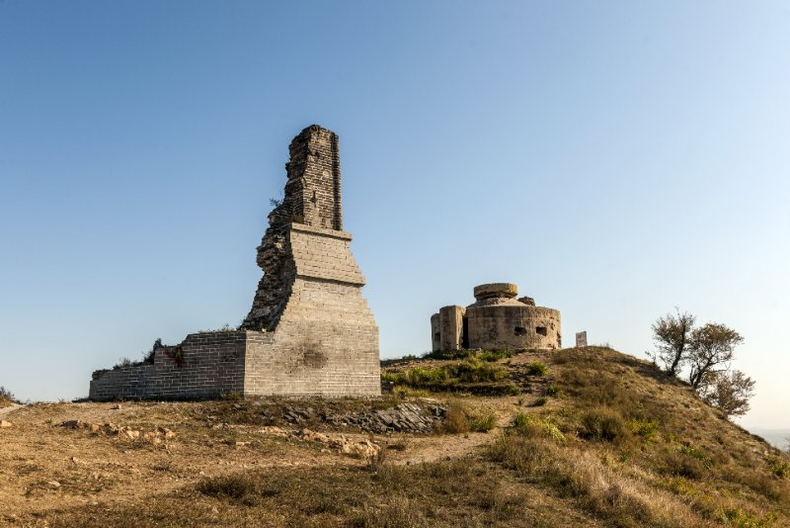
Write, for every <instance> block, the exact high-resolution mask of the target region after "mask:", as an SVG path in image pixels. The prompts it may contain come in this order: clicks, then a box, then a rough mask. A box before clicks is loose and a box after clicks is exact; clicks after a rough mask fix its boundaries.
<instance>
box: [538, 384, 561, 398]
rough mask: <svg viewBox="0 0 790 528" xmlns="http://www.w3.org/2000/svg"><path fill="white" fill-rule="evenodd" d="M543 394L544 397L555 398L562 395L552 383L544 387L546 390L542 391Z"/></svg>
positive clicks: (559, 389)
mask: <svg viewBox="0 0 790 528" xmlns="http://www.w3.org/2000/svg"><path fill="white" fill-rule="evenodd" d="M543 394H545V395H546V396H553V397H557V396H560V395H562V389H561V388H560V387H559V385H555V384H554V383H549V384H548V385H546V388H545V389H543Z"/></svg>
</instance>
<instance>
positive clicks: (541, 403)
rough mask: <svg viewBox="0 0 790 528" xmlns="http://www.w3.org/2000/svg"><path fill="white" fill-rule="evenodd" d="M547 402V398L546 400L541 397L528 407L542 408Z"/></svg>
mask: <svg viewBox="0 0 790 528" xmlns="http://www.w3.org/2000/svg"><path fill="white" fill-rule="evenodd" d="M548 401H549V399H548V398H546V397H545V396H541V397H540V398H538V399H537V400H535V401H534V402H532V404H531V405H530V407H543V406H544V405H546V403H547V402H548Z"/></svg>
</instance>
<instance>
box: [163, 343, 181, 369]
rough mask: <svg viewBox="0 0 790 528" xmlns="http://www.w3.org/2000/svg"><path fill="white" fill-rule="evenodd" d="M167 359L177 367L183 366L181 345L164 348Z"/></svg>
mask: <svg viewBox="0 0 790 528" xmlns="http://www.w3.org/2000/svg"><path fill="white" fill-rule="evenodd" d="M164 348H165V353H166V354H167V357H169V358H171V359H172V360H173V361H175V362H176V365H178V366H179V367H183V366H184V348H183V347H182V346H181V345H176V346H171V347H164Z"/></svg>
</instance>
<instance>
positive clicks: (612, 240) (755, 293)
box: [0, 0, 790, 427]
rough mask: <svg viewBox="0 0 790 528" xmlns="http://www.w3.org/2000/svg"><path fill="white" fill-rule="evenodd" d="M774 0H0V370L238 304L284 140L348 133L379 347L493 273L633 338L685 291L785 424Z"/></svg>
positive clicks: (96, 347)
mask: <svg viewBox="0 0 790 528" xmlns="http://www.w3.org/2000/svg"><path fill="white" fill-rule="evenodd" d="M788 35H790V4H788V3H787V2H785V1H783V0H782V1H774V2H769V1H765V2H749V3H745V2H733V1H731V2H727V1H720V0H716V1H695V2H687V1H664V0H662V1H654V2H632V1H630V0H628V1H619V2H615V1H606V2H592V1H578V2H548V1H546V2H527V1H522V0H519V1H510V2H508V1H493V2H478V1H467V2H461V1H456V0H453V1H449V0H448V1H444V2H438V1H423V0H420V1H406V2H365V1H361V0H360V1H356V2H324V1H315V2H304V1H302V2H258V1H255V2H253V1H222V2H220V1H218V0H217V1H196V0H188V1H186V0H184V1H175V0H170V1H167V2H159V1H144V0H94V1H78V0H70V1H68V2H65V1H55V0H50V1H45V0H5V1H1V2H0V145H2V147H0V182H1V183H2V185H0V243H1V244H2V246H1V247H2V254H1V257H2V258H0V299H1V300H0V336H2V337H1V339H0V385H5V386H6V387H7V388H9V389H11V390H13V391H14V392H15V393H16V394H17V396H19V397H21V398H31V399H35V400H38V399H57V398H73V397H78V396H84V395H86V394H87V390H88V381H89V379H90V373H91V371H92V370H94V369H97V368H102V367H108V366H111V365H112V364H114V363H115V362H116V361H117V360H118V358H120V357H122V356H129V357H131V358H138V357H140V355H141V353H142V352H143V351H144V350H146V349H147V348H150V346H151V344H152V342H153V341H154V339H155V338H157V337H162V338H163V339H164V341H165V342H170V343H177V342H179V341H180V340H181V339H183V338H184V336H185V335H186V334H187V333H189V332H192V331H195V330H199V329H206V328H216V327H219V326H221V325H223V324H225V323H229V324H231V325H236V324H238V323H239V322H240V321H241V319H242V318H243V317H244V316H245V315H246V313H247V311H248V309H249V306H250V303H251V302H252V297H253V293H254V290H255V286H256V284H257V281H258V279H259V278H260V273H261V272H260V269H259V268H258V267H257V266H256V264H255V247H256V246H257V244H258V243H259V241H260V238H261V235H262V234H263V231H264V229H265V227H266V215H267V213H268V211H269V198H271V197H278V196H280V195H281V193H282V187H283V184H284V181H285V171H284V168H283V164H284V163H285V162H286V161H287V145H288V142H289V140H290V139H291V137H292V136H293V135H295V134H296V133H298V132H299V131H300V130H301V129H302V128H303V127H305V126H307V125H309V124H311V123H319V124H321V125H323V126H326V127H328V128H331V129H333V130H335V131H336V132H337V133H338V134H339V135H340V139H341V143H340V144H341V164H342V170H343V184H344V188H343V198H344V213H345V217H344V221H345V227H346V228H347V230H348V231H350V232H352V233H353V234H354V236H355V238H354V242H353V244H352V248H353V251H354V254H355V255H356V258H357V260H358V262H359V264H360V266H361V268H362V270H363V272H364V273H365V275H366V276H367V278H368V286H367V287H366V289H365V292H366V296H367V298H368V299H369V302H370V305H371V307H372V309H373V311H374V313H375V315H376V318H377V320H378V323H379V326H380V328H381V352H382V356H383V357H393V356H399V355H402V354H406V353H416V352H421V351H424V350H427V349H428V348H429V347H430V327H429V317H430V315H431V314H432V313H433V312H434V311H435V310H436V309H437V308H438V307H439V306H442V305H445V304H451V303H458V304H468V303H471V302H472V301H473V297H472V287H473V286H474V285H476V284H480V283H484V282H500V281H507V282H515V283H517V284H518V285H519V288H520V292H521V293H522V294H526V295H531V296H533V297H535V298H536V300H537V301H538V304H544V305H547V306H552V307H556V308H559V309H560V310H562V318H563V321H562V322H563V330H564V332H563V334H564V339H565V342H566V343H572V340H573V334H574V332H576V331H579V330H587V331H588V332H589V335H590V340H591V341H592V342H594V343H601V342H609V343H611V345H612V346H613V347H615V348H617V349H619V350H622V351H625V352H628V353H632V354H634V355H637V356H641V357H644V351H645V350H646V349H648V348H649V347H650V346H651V334H650V324H651V322H652V321H654V320H655V319H656V318H657V317H658V316H660V315H662V314H665V313H667V312H669V311H671V310H672V309H673V307H674V306H679V307H680V308H681V309H684V310H689V311H691V312H693V313H695V314H697V315H698V317H699V320H700V322H707V321H717V322H722V323H725V324H727V325H729V326H731V327H733V328H735V329H736V330H738V331H739V332H740V333H741V334H742V335H743V336H744V337H745V338H746V342H745V344H744V345H743V346H742V347H740V348H739V350H738V356H739V359H738V361H737V363H736V366H737V367H738V368H740V369H741V370H744V371H745V372H747V374H749V375H751V376H752V377H753V378H755V379H756V380H757V393H758V395H757V397H756V398H755V400H754V404H753V411H752V412H751V413H750V414H749V415H748V416H747V417H746V418H745V419H744V420H743V423H744V424H746V425H749V426H774V427H790V415H789V414H788V411H787V408H786V403H787V402H788V401H789V400H790V384H788V382H787V379H788V378H787V377H788V373H790V350H788V338H790V332H788V327H789V325H788V322H789V321H790V183H789V182H790V95H789V94H790V38H788Z"/></svg>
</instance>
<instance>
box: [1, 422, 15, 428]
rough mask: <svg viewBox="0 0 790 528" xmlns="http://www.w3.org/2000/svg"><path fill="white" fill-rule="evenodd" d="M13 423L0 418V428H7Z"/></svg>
mask: <svg viewBox="0 0 790 528" xmlns="http://www.w3.org/2000/svg"><path fill="white" fill-rule="evenodd" d="M13 426H14V424H12V423H11V422H8V421H6V420H0V429H8V428H9V427H13Z"/></svg>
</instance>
